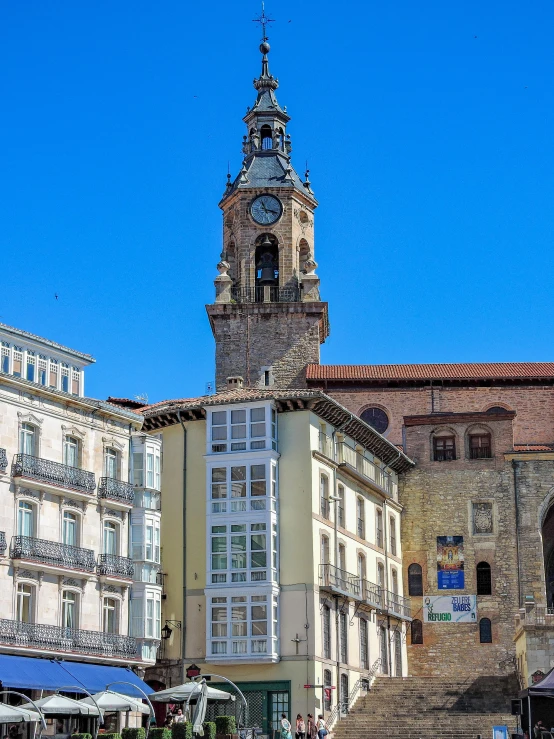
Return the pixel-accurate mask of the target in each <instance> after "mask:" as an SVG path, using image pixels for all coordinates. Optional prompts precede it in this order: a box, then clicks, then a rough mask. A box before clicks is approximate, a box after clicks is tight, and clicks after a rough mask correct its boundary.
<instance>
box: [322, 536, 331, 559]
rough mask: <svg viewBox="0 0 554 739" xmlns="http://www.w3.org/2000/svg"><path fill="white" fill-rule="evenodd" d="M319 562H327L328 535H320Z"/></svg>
mask: <svg viewBox="0 0 554 739" xmlns="http://www.w3.org/2000/svg"><path fill="white" fill-rule="evenodd" d="M321 564H322V565H328V564H329V537H328V536H325V535H323V536H322V537H321Z"/></svg>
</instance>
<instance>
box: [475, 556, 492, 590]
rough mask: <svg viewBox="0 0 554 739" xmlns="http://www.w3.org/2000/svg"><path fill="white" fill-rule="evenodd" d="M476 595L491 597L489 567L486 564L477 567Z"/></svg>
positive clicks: (482, 563)
mask: <svg viewBox="0 0 554 739" xmlns="http://www.w3.org/2000/svg"><path fill="white" fill-rule="evenodd" d="M477 595H492V576H491V566H490V564H489V563H488V562H479V564H478V565H477Z"/></svg>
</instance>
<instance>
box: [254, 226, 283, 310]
mask: <svg viewBox="0 0 554 739" xmlns="http://www.w3.org/2000/svg"><path fill="white" fill-rule="evenodd" d="M255 258H256V302H258V303H262V302H267V301H268V300H272V301H274V300H278V297H276V294H278V292H279V243H278V241H277V239H276V238H275V236H273V234H262V235H261V236H258V238H257V239H256V254H255Z"/></svg>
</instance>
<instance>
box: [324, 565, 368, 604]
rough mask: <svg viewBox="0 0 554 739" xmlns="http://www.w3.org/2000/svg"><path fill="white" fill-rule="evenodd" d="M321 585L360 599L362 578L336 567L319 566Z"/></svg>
mask: <svg viewBox="0 0 554 739" xmlns="http://www.w3.org/2000/svg"><path fill="white" fill-rule="evenodd" d="M319 585H320V587H326V588H330V589H331V590H338V591H340V592H341V593H345V594H346V595H350V596H352V597H353V598H358V599H359V598H360V594H361V593H360V591H361V588H360V578H359V577H358V576H357V575H353V574H352V573H351V572H346V570H341V569H340V568H339V567H336V566H335V565H329V564H320V565H319Z"/></svg>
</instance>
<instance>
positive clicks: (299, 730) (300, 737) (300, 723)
mask: <svg viewBox="0 0 554 739" xmlns="http://www.w3.org/2000/svg"><path fill="white" fill-rule="evenodd" d="M295 736H296V739H305V737H306V724H305V722H304V719H303V718H302V714H300V713H299V714H297V716H296V732H295Z"/></svg>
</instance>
